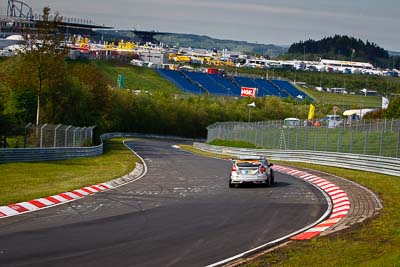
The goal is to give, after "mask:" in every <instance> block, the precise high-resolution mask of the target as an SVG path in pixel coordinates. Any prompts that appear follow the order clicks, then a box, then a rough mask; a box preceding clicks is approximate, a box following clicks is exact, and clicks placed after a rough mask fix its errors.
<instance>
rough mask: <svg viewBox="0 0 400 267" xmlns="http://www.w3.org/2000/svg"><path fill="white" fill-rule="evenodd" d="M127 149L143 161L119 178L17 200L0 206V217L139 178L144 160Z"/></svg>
mask: <svg viewBox="0 0 400 267" xmlns="http://www.w3.org/2000/svg"><path fill="white" fill-rule="evenodd" d="M124 144H125V141H124ZM127 147H128V146H127ZM128 149H130V150H131V151H132V152H133V153H134V154H135V155H136V156H137V157H139V158H140V159H141V161H142V163H143V164H140V163H136V167H135V169H134V170H133V171H132V172H131V173H129V174H127V175H124V176H122V177H120V178H117V179H114V180H111V181H109V182H105V183H101V184H97V185H91V186H86V187H84V188H81V189H76V190H73V191H70V192H65V193H61V194H57V195H54V196H49V197H44V198H38V199H34V200H30V201H24V202H19V203H15V204H10V205H7V206H0V219H3V218H7V217H11V216H16V215H20V214H24V213H28V212H33V211H37V210H41V209H46V208H50V207H54V206H57V205H61V204H65V203H68V202H71V201H74V200H78V199H81V198H84V197H85V196H89V195H93V194H95V193H98V192H104V191H107V190H110V189H114V188H117V187H120V186H122V185H125V184H127V183H131V182H134V181H137V180H139V179H140V178H142V177H143V176H144V175H145V174H146V173H147V166H146V164H145V162H144V160H143V159H142V158H141V157H140V156H139V155H137V154H136V153H135V152H134V151H133V150H132V149H131V148H129V147H128Z"/></svg>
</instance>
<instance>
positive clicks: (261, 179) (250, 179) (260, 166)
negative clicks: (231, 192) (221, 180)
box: [229, 156, 275, 187]
mask: <svg viewBox="0 0 400 267" xmlns="http://www.w3.org/2000/svg"><path fill="white" fill-rule="evenodd" d="M272 166H273V164H272V163H268V161H267V159H266V158H265V157H261V156H245V157H240V158H239V159H237V160H233V165H232V169H231V175H230V178H229V187H233V186H238V185H240V184H243V183H256V184H264V185H266V186H271V185H272V184H273V183H274V182H275V181H274V171H273V169H272V168H271V167H272Z"/></svg>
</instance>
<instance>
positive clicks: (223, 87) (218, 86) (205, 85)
mask: <svg viewBox="0 0 400 267" xmlns="http://www.w3.org/2000/svg"><path fill="white" fill-rule="evenodd" d="M157 72H158V73H159V74H160V75H161V76H163V77H164V78H166V79H168V80H169V81H171V82H172V83H174V84H175V85H176V86H177V87H178V88H180V89H181V90H183V91H185V92H188V93H194V94H202V93H206V92H208V93H210V94H213V95H231V96H240V87H242V86H245V87H256V88H258V92H257V96H260V97H262V96H278V97H288V96H291V97H293V98H296V97H297V96H298V95H302V96H304V93H303V92H301V91H300V90H298V89H297V88H296V87H294V86H293V85H292V84H291V83H290V82H288V81H285V80H264V79H259V78H248V77H240V76H235V77H231V78H228V77H225V76H222V75H219V74H207V73H202V72H187V71H182V72H180V71H174V70H167V69H158V70H157Z"/></svg>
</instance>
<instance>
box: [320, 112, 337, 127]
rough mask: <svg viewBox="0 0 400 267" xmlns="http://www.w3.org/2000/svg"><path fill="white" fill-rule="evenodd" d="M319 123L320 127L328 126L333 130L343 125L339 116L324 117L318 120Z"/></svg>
mask: <svg viewBox="0 0 400 267" xmlns="http://www.w3.org/2000/svg"><path fill="white" fill-rule="evenodd" d="M320 122H321V125H325V126H328V127H329V128H334V127H336V126H339V125H341V124H343V119H342V118H341V117H340V115H326V116H325V117H323V118H322V119H321V120H320Z"/></svg>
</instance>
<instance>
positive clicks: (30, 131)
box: [23, 123, 95, 148]
mask: <svg viewBox="0 0 400 267" xmlns="http://www.w3.org/2000/svg"><path fill="white" fill-rule="evenodd" d="M94 128H95V126H90V127H75V126H71V125H62V124H58V125H53V124H47V123H46V124H40V125H34V124H31V123H29V124H28V125H26V126H25V130H24V141H23V143H24V144H23V147H28V148H34V147H37V148H46V147H47V148H49V147H82V146H90V145H91V144H92V139H93V129H94Z"/></svg>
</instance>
